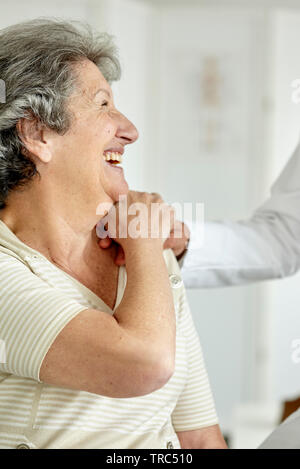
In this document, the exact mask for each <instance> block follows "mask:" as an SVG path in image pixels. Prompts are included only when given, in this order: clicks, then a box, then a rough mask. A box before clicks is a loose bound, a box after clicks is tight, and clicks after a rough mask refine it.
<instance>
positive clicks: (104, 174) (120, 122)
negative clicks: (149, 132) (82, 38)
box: [51, 60, 138, 205]
mask: <svg viewBox="0 0 300 469" xmlns="http://www.w3.org/2000/svg"><path fill="white" fill-rule="evenodd" d="M74 67H75V71H76V74H77V76H78V81H79V85H80V86H79V87H78V90H77V91H76V92H75V93H74V94H73V95H72V96H71V98H70V100H69V109H70V111H71V114H72V115H73V116H74V118H73V121H72V124H71V127H70V129H69V130H68V132H67V133H66V134H64V135H62V136H61V135H56V137H55V138H54V140H53V141H52V143H53V146H52V150H53V151H52V153H53V156H54V158H52V160H51V165H52V166H51V171H55V176H56V182H58V183H59V184H63V185H64V187H66V188H68V195H71V196H72V195H73V197H74V198H75V200H78V199H79V200H80V198H82V197H83V199H84V202H85V203H91V204H93V205H94V204H95V203H96V204H97V205H98V204H99V203H100V202H109V203H110V202H115V201H117V200H118V198H119V196H120V195H121V194H126V193H127V192H128V185H127V182H126V180H125V178H124V173H123V169H122V168H121V167H119V166H118V164H113V163H109V162H108V161H106V160H107V159H109V158H118V157H120V156H121V155H122V154H123V152H124V149H125V145H127V144H129V143H133V142H135V141H136V139H137V138H138V132H137V129H136V128H135V127H134V125H133V124H132V123H131V122H130V121H129V120H128V119H127V118H126V117H125V116H123V115H122V114H121V113H120V112H119V111H118V110H117V109H116V108H115V106H114V102H113V97H112V91H111V88H110V86H109V84H108V83H107V81H106V80H105V78H104V77H103V75H102V73H101V72H100V71H99V69H98V68H97V66H96V65H95V64H94V63H92V62H90V61H89V60H85V61H83V62H80V63H79V64H76V66H74ZM57 178H58V180H57Z"/></svg>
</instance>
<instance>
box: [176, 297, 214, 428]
mask: <svg viewBox="0 0 300 469" xmlns="http://www.w3.org/2000/svg"><path fill="white" fill-rule="evenodd" d="M179 309H180V310H181V313H180V322H179V327H180V333H181V334H183V335H184V336H185V339H186V359H187V364H188V370H187V380H186V384H185V387H184V389H183V391H182V393H181V395H180V396H179V399H178V401H177V404H176V407H175V409H174V411H173V413H172V424H173V427H174V429H175V431H177V432H178V431H188V430H197V429H199V428H203V427H208V426H211V425H216V424H218V418H217V415H216V410H215V404H214V399H213V395H212V392H211V389H210V384H209V380H208V375H207V371H206V367H205V363H204V358H203V354H202V349H201V345H200V340H199V337H198V334H197V331H196V328H195V325H194V322H193V318H192V314H191V312H190V308H189V305H188V302H187V298H186V293H185V290H184V288H182V293H181V295H180V299H179Z"/></svg>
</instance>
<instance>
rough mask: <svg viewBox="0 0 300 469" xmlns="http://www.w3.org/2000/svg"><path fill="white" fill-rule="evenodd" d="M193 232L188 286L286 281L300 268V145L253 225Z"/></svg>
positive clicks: (186, 271) (227, 224) (186, 270)
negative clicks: (275, 279)
mask: <svg viewBox="0 0 300 469" xmlns="http://www.w3.org/2000/svg"><path fill="white" fill-rule="evenodd" d="M198 232H200V231H197V229H195V228H194V229H193V228H192V229H191V242H190V248H189V250H188V251H187V253H186V254H185V256H184V259H183V267H182V275H183V279H184V281H185V285H186V287H187V288H203V287H206V288H209V287H220V286H226V285H239V284H243V283H249V282H255V281H260V280H267V279H273V278H279V277H285V276H289V275H292V274H294V273H295V272H297V270H298V269H299V268H300V145H299V144H298V146H297V147H296V149H295V151H294V153H293V156H292V157H291V159H290V160H289V162H288V164H287V165H286V167H285V168H284V170H283V172H282V173H281V175H280V176H279V178H278V179H277V181H276V182H275V184H274V185H273V186H272V189H271V196H270V198H269V199H268V200H267V201H266V202H265V203H264V204H263V205H262V206H261V207H259V208H258V210H256V212H255V213H254V215H253V217H252V218H251V219H249V220H247V221H237V222H211V223H206V224H205V226H204V240H203V242H202V240H200V239H199V235H198V234H197V233H198Z"/></svg>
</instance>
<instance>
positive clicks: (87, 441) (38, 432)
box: [0, 220, 218, 449]
mask: <svg viewBox="0 0 300 469" xmlns="http://www.w3.org/2000/svg"><path fill="white" fill-rule="evenodd" d="M164 256H165V260H166V263H167V266H168V271H169V275H170V283H171V286H172V292H173V298H174V304H175V311H176V320H177V321H176V323H177V326H176V360H175V372H174V374H173V376H172V377H171V379H170V380H169V381H168V382H167V383H166V384H165V385H164V386H163V387H162V388H161V389H159V390H157V391H155V392H152V393H150V394H147V395H145V396H141V397H133V398H109V397H105V396H100V395H96V394H92V393H88V392H84V391H76V390H71V389H66V388H62V387H58V386H52V385H48V384H45V383H43V382H41V381H40V379H39V371H40V367H41V364H42V362H43V359H44V357H45V355H46V353H47V351H48V350H49V348H50V346H51V344H52V343H53V342H54V340H55V338H56V336H57V335H58V334H59V333H60V331H61V330H62V329H63V328H64V327H65V326H66V324H67V323H68V322H69V321H70V320H71V319H72V318H74V317H75V316H76V315H77V314H78V313H80V312H81V311H83V310H85V309H87V308H95V309H98V310H101V311H104V312H107V313H108V314H113V311H112V310H111V309H110V308H109V307H108V306H107V305H106V304H105V303H104V302H103V301H102V300H101V299H100V298H99V297H98V296H97V295H96V294H94V293H93V292H92V291H91V290H89V289H88V288H87V287H85V286H84V285H82V284H81V283H80V282H79V281H77V280H76V279H74V278H73V277H71V276H70V275H68V274H67V273H66V272H64V271H63V270H61V269H59V268H58V267H57V266H55V265H54V264H52V263H51V262H50V261H48V259H46V257H44V256H43V255H42V254H41V253H39V252H38V251H36V250H34V249H32V248H30V247H29V246H27V245H26V244H24V243H23V242H21V241H20V240H19V239H18V238H17V237H16V236H15V235H14V233H12V231H11V230H10V229H9V228H8V227H7V226H6V225H5V224H4V223H3V222H2V221H1V220H0V346H1V348H0V362H1V363H0V448H17V447H19V446H20V445H21V447H22V445H23V446H24V445H25V447H28V448H109V449H111V448H118V449H122V448H134V449H135V448H151V449H152V448H166V447H168V448H170V447H174V448H180V444H179V440H178V438H177V435H176V432H178V431H186V430H194V429H199V428H202V427H206V426H210V425H215V424H217V423H218V422H217V417H216V412H215V407H214V402H213V398H212V394H211V391H210V386H209V382H208V377H207V373H206V370H205V365H204V361H203V357H202V352H201V347H200V343H199V339H198V335H197V333H196V330H195V327H194V324H193V320H192V316H191V313H190V311H189V307H188V304H187V300H186V294H185V290H184V287H183V283H182V280H181V278H180V270H179V267H178V264H177V261H176V259H175V257H174V255H173V253H172V251H165V252H164ZM125 286H126V269H125V268H124V267H120V269H119V281H118V294H117V301H116V306H115V308H116V307H117V306H118V305H119V304H120V301H121V299H122V296H123V293H124V290H125Z"/></svg>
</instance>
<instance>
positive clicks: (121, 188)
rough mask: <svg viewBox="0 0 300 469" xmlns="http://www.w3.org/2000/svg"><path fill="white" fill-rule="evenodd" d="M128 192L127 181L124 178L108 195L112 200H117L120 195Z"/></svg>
mask: <svg viewBox="0 0 300 469" xmlns="http://www.w3.org/2000/svg"><path fill="white" fill-rule="evenodd" d="M128 192H129V187H128V184H127V182H126V181H125V180H124V182H122V183H121V184H119V185H118V187H116V188H114V189H113V190H112V191H111V193H110V196H111V198H112V199H113V201H114V202H118V201H119V199H120V197H122V196H124V195H127V194H128Z"/></svg>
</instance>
